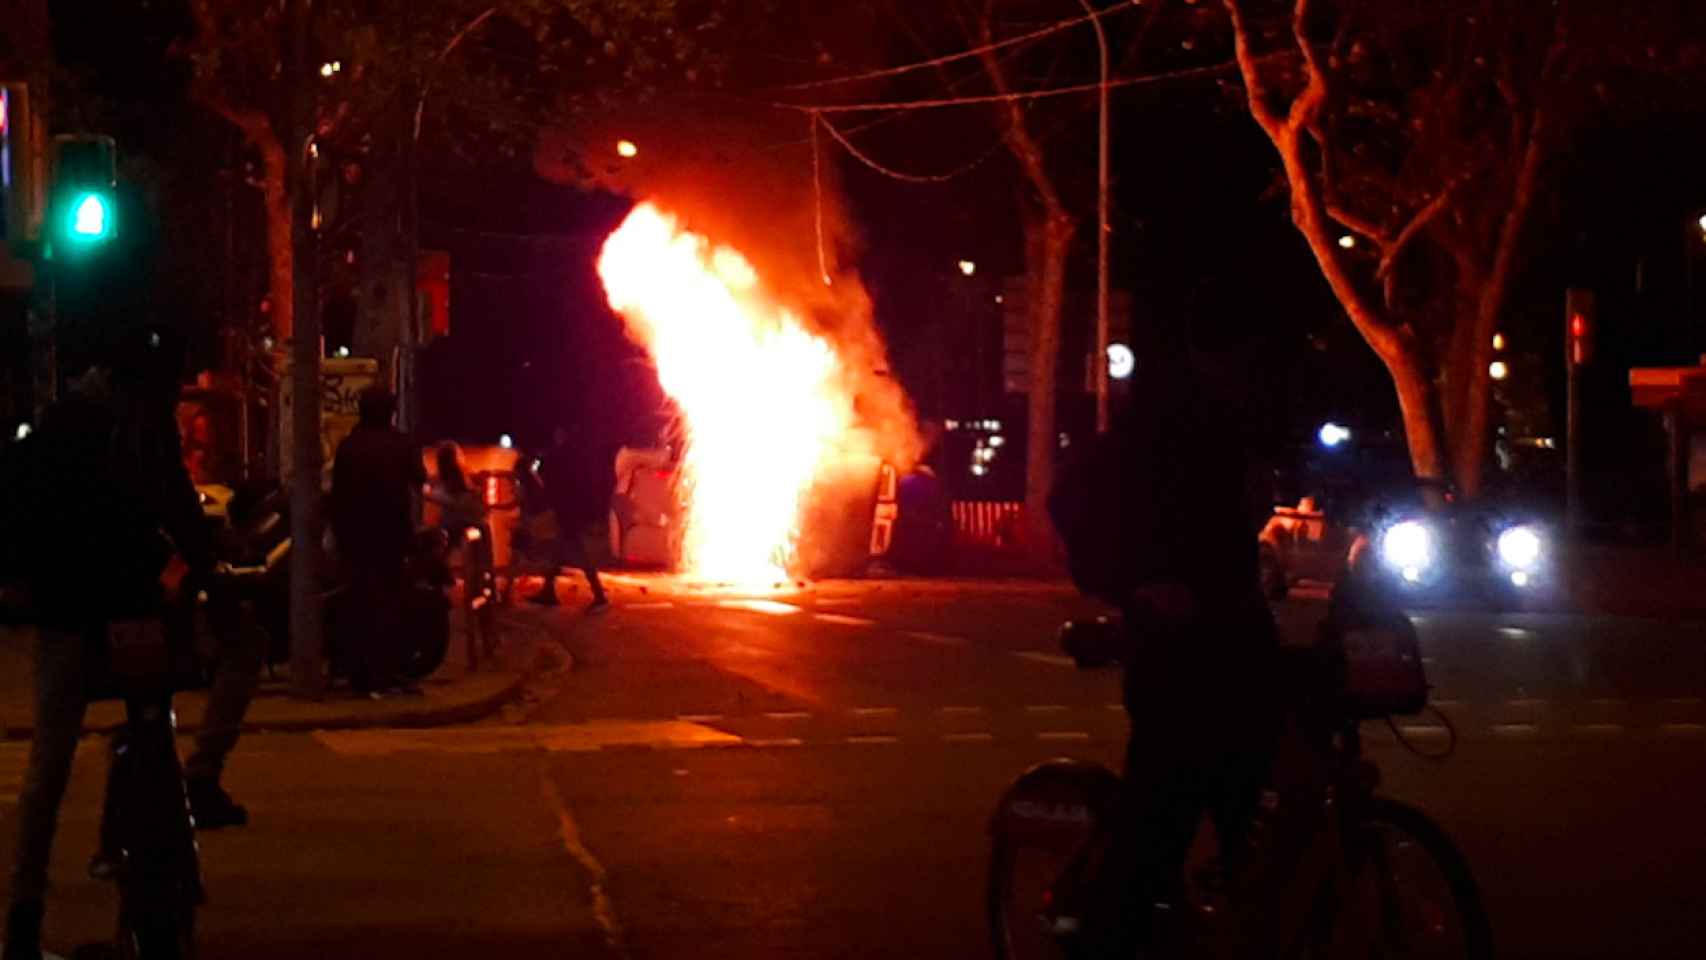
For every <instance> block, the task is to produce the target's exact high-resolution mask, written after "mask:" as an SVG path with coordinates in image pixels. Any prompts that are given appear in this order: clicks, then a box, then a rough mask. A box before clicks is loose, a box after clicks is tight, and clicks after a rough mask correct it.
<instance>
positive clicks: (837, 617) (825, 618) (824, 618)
mask: <svg viewBox="0 0 1706 960" xmlns="http://www.w3.org/2000/svg"><path fill="white" fill-rule="evenodd" d="M812 619H813V620H817V621H820V622H822V623H838V624H841V625H842V626H845V627H874V626H876V625H877V621H875V620H867V619H865V618H864V617H849V616H844V615H842V614H839V613H814V614H812Z"/></svg>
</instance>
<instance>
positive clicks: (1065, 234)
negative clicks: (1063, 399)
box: [1025, 208, 1076, 556]
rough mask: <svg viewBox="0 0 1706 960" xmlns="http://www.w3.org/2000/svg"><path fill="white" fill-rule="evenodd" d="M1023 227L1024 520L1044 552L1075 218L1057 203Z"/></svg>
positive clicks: (1050, 539)
mask: <svg viewBox="0 0 1706 960" xmlns="http://www.w3.org/2000/svg"><path fill="white" fill-rule="evenodd" d="M1025 229H1026V233H1027V234H1029V236H1028V237H1027V244H1026V246H1027V252H1028V254H1029V256H1028V257H1027V263H1026V266H1027V267H1028V268H1029V269H1030V273H1031V285H1030V300H1031V302H1030V314H1031V383H1030V395H1029V402H1028V405H1027V407H1028V414H1029V416H1028V419H1029V423H1028V425H1027V441H1026V452H1025V525H1026V538H1027V540H1028V542H1029V546H1030V547H1031V548H1032V550H1034V551H1035V552H1037V553H1038V554H1039V555H1040V556H1048V555H1051V554H1052V550H1051V548H1052V546H1053V543H1054V534H1053V532H1052V531H1053V528H1052V527H1051V526H1050V524H1049V519H1048V508H1047V504H1048V494H1049V490H1050V489H1052V488H1053V486H1054V458H1055V451H1056V450H1058V449H1059V444H1058V442H1057V441H1056V432H1057V431H1056V429H1055V399H1056V387H1057V384H1056V381H1057V379H1058V372H1059V367H1060V315H1061V309H1062V305H1063V303H1064V296H1065V287H1066V257H1067V254H1068V252H1069V251H1070V250H1071V245H1072V234H1073V232H1074V230H1075V229H1076V224H1075V223H1074V222H1073V218H1072V217H1071V216H1070V215H1069V214H1067V213H1066V212H1065V211H1064V210H1060V209H1058V208H1056V209H1053V210H1046V211H1045V212H1044V213H1043V214H1042V215H1040V216H1037V217H1035V218H1032V219H1031V220H1030V221H1029V222H1028V223H1027V224H1026V228H1025Z"/></svg>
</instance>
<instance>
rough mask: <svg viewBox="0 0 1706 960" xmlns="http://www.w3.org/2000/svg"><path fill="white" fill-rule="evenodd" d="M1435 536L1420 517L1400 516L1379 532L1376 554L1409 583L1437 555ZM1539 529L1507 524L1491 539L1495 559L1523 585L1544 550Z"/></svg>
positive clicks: (1414, 580)
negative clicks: (1395, 521)
mask: <svg viewBox="0 0 1706 960" xmlns="http://www.w3.org/2000/svg"><path fill="white" fill-rule="evenodd" d="M1438 543H1439V538H1438V536H1437V535H1436V534H1435V532H1434V530H1433V528H1432V527H1430V526H1428V525H1427V524H1426V523H1423V522H1422V521H1420V520H1401V521H1399V522H1397V523H1395V524H1393V525H1392V526H1390V527H1387V528H1386V531H1385V532H1384V533H1382V534H1381V536H1380V558H1381V560H1383V561H1384V562H1385V563H1386V565H1387V566H1388V567H1391V568H1392V569H1393V570H1395V571H1397V572H1398V574H1399V575H1400V576H1402V577H1403V578H1404V579H1405V580H1408V581H1410V582H1412V583H1414V582H1416V581H1419V580H1421V579H1422V577H1423V576H1424V575H1426V574H1427V572H1428V570H1429V569H1430V568H1431V567H1432V566H1433V564H1434V561H1435V560H1436V559H1437V554H1438ZM1545 548H1546V545H1545V540H1544V539H1543V538H1542V537H1541V535H1540V531H1539V530H1537V529H1535V528H1534V527H1533V526H1530V525H1528V524H1517V525H1516V526H1513V527H1507V528H1505V529H1504V530H1503V531H1501V532H1500V533H1499V536H1498V539H1497V540H1496V541H1494V549H1495V550H1497V552H1498V555H1499V561H1500V562H1501V563H1503V564H1504V565H1505V567H1506V568H1507V569H1509V570H1510V572H1511V574H1512V575H1513V577H1516V576H1518V575H1520V579H1519V580H1517V581H1516V582H1517V585H1518V586H1522V585H1524V584H1525V583H1526V582H1527V580H1528V577H1529V575H1530V574H1531V573H1533V572H1534V570H1535V569H1536V568H1537V567H1539V566H1540V561H1541V559H1542V557H1543V555H1544V554H1545V552H1546V549H1545Z"/></svg>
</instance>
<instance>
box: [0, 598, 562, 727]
mask: <svg viewBox="0 0 1706 960" xmlns="http://www.w3.org/2000/svg"><path fill="white" fill-rule="evenodd" d="M499 616H500V618H501V624H502V626H501V628H500V629H501V630H502V637H503V648H502V649H501V650H500V651H499V653H498V656H497V657H496V658H495V660H492V661H488V662H485V663H483V664H482V665H481V669H480V670H479V671H478V672H472V673H471V672H469V670H468V666H467V659H466V657H465V655H464V643H463V634H462V627H461V623H460V622H459V621H458V622H456V623H453V624H452V634H451V636H452V642H451V649H450V653H449V655H448V656H447V657H446V658H445V663H444V665H443V666H442V667H440V668H439V670H438V672H436V673H434V674H433V675H432V676H431V677H429V678H428V679H427V681H426V682H425V683H423V684H421V689H422V691H423V695H422V696H418V697H393V698H387V699H384V700H370V699H366V698H361V697H356V696H354V695H352V694H351V693H349V692H348V690H347V689H344V688H341V687H340V688H338V689H334V690H331V691H328V692H326V693H325V694H323V695H322V696H321V697H320V699H316V700H308V699H302V698H298V697H295V696H292V695H291V693H290V688H289V682H288V674H289V665H288V664H280V665H279V666H278V667H277V668H276V669H277V671H278V675H277V676H276V677H272V678H269V677H268V676H267V674H265V673H263V674H262V676H261V688H260V690H259V691H258V692H257V693H256V695H255V702H254V704H253V705H252V706H251V707H250V708H249V715H248V719H247V721H246V722H245V723H244V725H243V729H244V730H246V731H262V730H270V731H292V730H337V729H351V728H358V727H427V726H440V725H444V724H452V723H466V722H469V721H473V720H478V719H480V718H482V717H485V716H487V715H489V714H492V713H495V712H496V711H498V710H499V709H500V708H502V707H503V706H504V705H505V704H507V703H509V702H510V701H511V700H513V699H515V698H516V697H517V696H518V695H519V694H520V692H521V690H522V687H523V685H524V684H525V682H526V680H527V678H528V674H529V672H530V670H531V669H532V668H533V666H534V664H535V663H536V662H538V660H539V658H540V657H541V655H542V647H544V646H546V645H549V644H551V641H550V637H549V634H548V633H547V630H546V627H545V622H544V621H543V620H542V619H540V618H539V617H537V616H535V615H533V614H532V612H531V611H528V610H521V609H516V610H502V611H500V614H499ZM32 642H33V636H32V633H31V632H30V631H28V630H27V629H9V628H4V627H0V729H3V730H4V736H5V738H6V739H9V740H20V739H25V740H27V739H29V737H30V736H31V733H32V732H33V723H34V721H33V707H32V703H31V697H32V692H31V675H32V672H31V667H30V644H31V643H32ZM175 702H176V706H177V712H178V720H179V730H180V731H181V732H185V733H192V732H194V731H195V730H196V729H197V728H198V727H199V726H200V723H201V715H202V712H203V711H204V710H205V709H206V705H207V694H206V693H205V692H203V691H191V692H187V693H181V694H179V695H178V696H177V697H176V698H175ZM123 719H124V705H123V704H120V703H112V702H103V703H96V704H91V705H90V707H89V713H88V717H87V719H86V720H85V721H84V729H85V730H86V731H89V732H98V731H104V730H110V729H112V728H113V727H116V726H117V725H118V724H119V723H121V722H122V721H123Z"/></svg>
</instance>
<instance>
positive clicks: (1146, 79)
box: [770, 51, 1297, 114]
mask: <svg viewBox="0 0 1706 960" xmlns="http://www.w3.org/2000/svg"><path fill="white" fill-rule="evenodd" d="M1295 56H1297V54H1296V52H1295V51H1278V52H1275V53H1270V54H1267V55H1265V56H1263V57H1260V58H1258V61H1259V62H1267V61H1271V60H1280V59H1286V58H1290V57H1295ZM1236 66H1237V63H1236V62H1235V61H1231V60H1227V61H1225V62H1223V63H1215V64H1209V65H1207V66H1202V67H1187V68H1185V69H1183V70H1172V71H1169V72H1167V73H1152V74H1147V75H1145V76H1141V77H1121V78H1119V79H1115V80H1109V81H1108V86H1109V88H1114V87H1140V86H1149V85H1152V84H1158V83H1167V82H1170V81H1173V80H1192V79H1196V78H1198V77H1212V76H1214V75H1215V74H1219V73H1225V72H1227V71H1229V70H1232V69H1233V68H1235V67H1236ZM1101 89H1102V85H1101V83H1099V82H1098V83H1080V84H1074V85H1072V86H1069V87H1050V88H1046V89H1042V90H1017V91H1013V92H1010V93H988V94H980V95H977V96H970V97H942V98H938V99H932V100H895V101H889V102H884V103H781V102H772V103H771V104H770V105H771V106H773V107H776V108H777V109H781V110H799V111H802V112H805V113H820V114H827V113H863V112H868V111H873V110H930V109H935V108H938V107H962V106H970V105H973V104H980V103H1007V102H1010V101H1014V100H1041V99H1044V98H1046V97H1063V96H1070V95H1072V94H1076V93H1093V92H1098V91H1100V90H1101Z"/></svg>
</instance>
